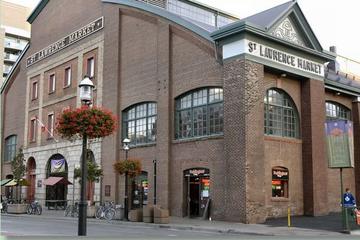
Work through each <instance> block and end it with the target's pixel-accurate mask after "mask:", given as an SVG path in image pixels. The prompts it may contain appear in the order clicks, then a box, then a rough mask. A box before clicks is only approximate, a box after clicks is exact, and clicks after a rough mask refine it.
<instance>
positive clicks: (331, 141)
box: [325, 120, 354, 168]
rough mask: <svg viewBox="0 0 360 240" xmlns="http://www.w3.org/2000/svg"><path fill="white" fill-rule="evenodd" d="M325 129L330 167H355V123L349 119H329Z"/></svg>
mask: <svg viewBox="0 0 360 240" xmlns="http://www.w3.org/2000/svg"><path fill="white" fill-rule="evenodd" d="M325 130H326V143H327V150H328V160H329V167H330V168H352V167H354V136H353V123H352V122H351V121H349V120H334V121H327V122H326V123H325Z"/></svg>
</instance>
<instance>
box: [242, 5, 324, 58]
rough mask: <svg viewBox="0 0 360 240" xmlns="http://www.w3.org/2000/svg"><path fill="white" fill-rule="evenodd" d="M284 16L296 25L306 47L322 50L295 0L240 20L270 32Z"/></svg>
mask: <svg viewBox="0 0 360 240" xmlns="http://www.w3.org/2000/svg"><path fill="white" fill-rule="evenodd" d="M286 18H290V19H291V20H292V22H294V24H295V26H297V30H299V34H301V36H302V38H304V39H305V41H306V43H307V44H306V45H307V47H309V48H312V49H314V50H317V51H320V52H321V51H322V50H323V48H322V46H321V44H320V42H319V40H318V39H317V37H316V36H315V34H314V32H313V30H312V29H311V26H310V24H309V23H308V21H307V20H306V18H305V15H304V14H303V12H302V11H301V8H300V7H299V4H298V3H297V1H296V0H293V1H289V2H286V3H283V4H281V5H278V6H275V7H273V8H270V9H267V10H265V11H262V12H260V13H257V14H254V15H252V16H249V17H247V18H244V19H242V20H243V21H246V22H250V23H252V24H255V25H258V26H260V27H261V28H262V29H264V31H265V32H267V33H270V32H271V30H273V29H274V28H276V27H277V26H279V24H281V22H282V21H283V20H284V19H286Z"/></svg>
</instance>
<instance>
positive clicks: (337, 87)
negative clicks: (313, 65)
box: [324, 78, 360, 97]
mask: <svg viewBox="0 0 360 240" xmlns="http://www.w3.org/2000/svg"><path fill="white" fill-rule="evenodd" d="M324 84H325V88H326V89H331V90H334V91H338V92H342V93H346V94H349V95H353V96H357V97H359V96H360V89H359V88H357V87H353V86H348V85H345V84H342V83H338V82H335V81H332V80H329V79H327V78H325V79H324Z"/></svg>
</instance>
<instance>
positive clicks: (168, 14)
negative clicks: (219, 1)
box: [102, 0, 214, 43]
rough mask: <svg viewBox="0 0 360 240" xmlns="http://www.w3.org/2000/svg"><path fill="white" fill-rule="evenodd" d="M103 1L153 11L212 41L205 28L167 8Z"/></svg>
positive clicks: (126, 0) (134, 2)
mask: <svg viewBox="0 0 360 240" xmlns="http://www.w3.org/2000/svg"><path fill="white" fill-rule="evenodd" d="M102 2H104V3H113V4H120V5H124V6H128V7H133V8H137V9H140V10H143V11H146V12H150V13H153V14H155V15H158V16H160V17H162V18H165V19H167V20H169V21H172V22H174V23H176V24H178V25H180V26H183V27H184V28H186V29H188V30H190V31H192V32H194V33H196V34H197V35H199V36H200V37H203V38H204V39H206V40H208V41H210V42H212V43H213V42H214V40H213V38H211V37H210V32H208V31H206V30H205V29H203V28H201V27H199V26H197V25H195V24H193V23H192V22H190V21H187V20H185V19H184V18H182V17H179V16H177V15H175V14H173V13H171V12H169V11H167V10H164V9H162V8H160V7H156V6H153V5H150V4H145V3H142V2H138V1H131V0H102Z"/></svg>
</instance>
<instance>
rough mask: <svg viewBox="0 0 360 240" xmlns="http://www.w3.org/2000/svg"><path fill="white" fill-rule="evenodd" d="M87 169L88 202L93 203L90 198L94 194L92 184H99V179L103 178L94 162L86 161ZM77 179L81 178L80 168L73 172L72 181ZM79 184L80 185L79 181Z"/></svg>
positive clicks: (101, 171) (100, 170) (101, 172)
mask: <svg viewBox="0 0 360 240" xmlns="http://www.w3.org/2000/svg"><path fill="white" fill-rule="evenodd" d="M87 159H89V157H88V158H87ZM87 168H88V174H87V180H88V184H89V186H90V188H89V196H90V201H91V203H92V201H93V199H92V197H93V192H94V189H93V183H94V182H99V180H100V177H102V176H103V170H102V169H101V168H100V166H99V165H98V164H97V163H96V162H95V161H89V160H88V161H87ZM78 178H81V168H75V170H74V179H78ZM79 182H80V184H81V181H79Z"/></svg>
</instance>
